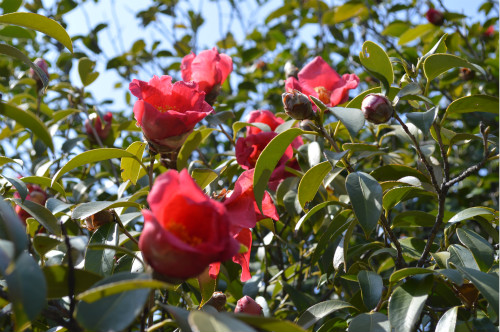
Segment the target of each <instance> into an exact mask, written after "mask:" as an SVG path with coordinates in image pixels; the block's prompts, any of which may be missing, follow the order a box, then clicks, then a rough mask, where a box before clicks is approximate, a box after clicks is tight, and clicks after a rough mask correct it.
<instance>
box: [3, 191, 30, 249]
mask: <svg viewBox="0 0 500 332" xmlns="http://www.w3.org/2000/svg"><path fill="white" fill-rule="evenodd" d="M0 239H4V240H9V241H11V242H12V243H13V244H14V248H15V254H16V256H18V255H20V254H21V253H23V252H24V250H25V249H26V248H27V247H28V239H27V237H26V230H25V228H24V226H23V222H22V221H21V220H20V219H19V217H18V215H17V213H16V212H15V211H14V209H13V208H12V206H11V205H10V204H9V203H7V202H6V201H5V200H4V199H3V197H2V196H0Z"/></svg>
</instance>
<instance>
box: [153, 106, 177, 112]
mask: <svg viewBox="0 0 500 332" xmlns="http://www.w3.org/2000/svg"><path fill="white" fill-rule="evenodd" d="M156 109H157V110H158V111H159V112H161V113H165V112H167V111H179V110H178V109H177V107H176V106H170V105H165V106H157V107H156Z"/></svg>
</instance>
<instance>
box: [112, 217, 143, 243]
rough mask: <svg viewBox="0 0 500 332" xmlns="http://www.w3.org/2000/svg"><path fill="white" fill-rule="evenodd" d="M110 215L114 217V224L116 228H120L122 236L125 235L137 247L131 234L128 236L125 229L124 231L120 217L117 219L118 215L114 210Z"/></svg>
mask: <svg viewBox="0 0 500 332" xmlns="http://www.w3.org/2000/svg"><path fill="white" fill-rule="evenodd" d="M112 214H113V217H114V219H115V221H116V223H117V224H118V226H120V229H121V230H122V232H123V234H125V235H126V236H127V237H128V238H129V239H130V240H131V241H132V242H134V243H135V244H137V245H139V242H138V241H137V240H136V239H135V238H134V237H133V236H132V234H130V233H129V232H128V231H127V229H125V226H123V223H122V221H121V219H120V217H118V215H117V214H116V212H115V211H114V210H113V211H112Z"/></svg>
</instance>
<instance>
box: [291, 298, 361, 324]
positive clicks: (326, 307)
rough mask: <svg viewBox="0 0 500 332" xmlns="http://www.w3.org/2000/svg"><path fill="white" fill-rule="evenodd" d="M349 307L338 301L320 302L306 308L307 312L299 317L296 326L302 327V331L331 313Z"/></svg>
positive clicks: (347, 304) (345, 303)
mask: <svg viewBox="0 0 500 332" xmlns="http://www.w3.org/2000/svg"><path fill="white" fill-rule="evenodd" d="M349 307H351V308H352V307H353V306H352V304H350V303H347V302H344V301H340V300H329V301H324V302H320V303H317V304H315V305H313V306H312V307H309V308H307V310H306V311H304V313H303V314H302V315H301V316H300V318H299V320H298V321H297V324H298V325H300V326H302V328H304V329H308V328H309V327H311V326H313V325H314V324H315V323H316V322H317V321H319V320H320V319H322V318H324V317H326V316H328V315H329V314H331V313H332V312H335V311H337V310H341V309H344V308H349Z"/></svg>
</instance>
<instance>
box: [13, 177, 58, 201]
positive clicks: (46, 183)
mask: <svg viewBox="0 0 500 332" xmlns="http://www.w3.org/2000/svg"><path fill="white" fill-rule="evenodd" d="M20 180H21V181H23V182H24V183H34V184H38V185H40V186H43V187H49V188H52V189H54V190H55V191H57V192H58V193H60V194H61V195H63V196H66V192H65V191H64V188H63V186H62V185H61V184H60V183H59V182H54V184H52V179H51V178H48V177H44V176H25V177H23V178H21V179H20Z"/></svg>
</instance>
